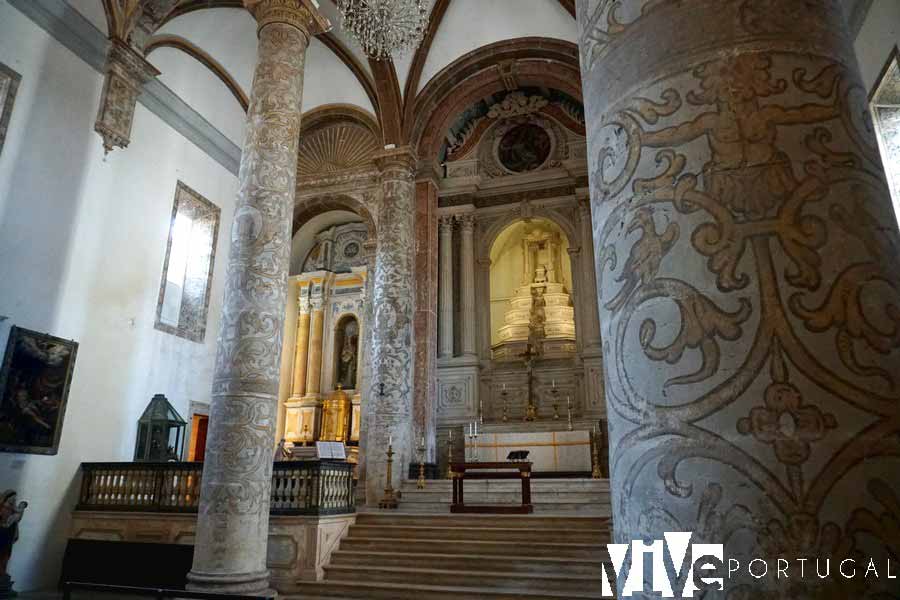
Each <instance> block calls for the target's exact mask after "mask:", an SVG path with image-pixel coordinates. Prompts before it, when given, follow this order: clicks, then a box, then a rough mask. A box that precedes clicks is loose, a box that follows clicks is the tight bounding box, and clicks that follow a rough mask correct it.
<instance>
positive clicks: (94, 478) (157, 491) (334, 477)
mask: <svg viewBox="0 0 900 600" xmlns="http://www.w3.org/2000/svg"><path fill="white" fill-rule="evenodd" d="M81 471H82V481H81V494H80V496H79V499H78V506H77V508H76V510H121V511H132V512H171V513H195V512H197V506H198V505H199V502H200V481H201V478H202V475H203V463H82V465H81ZM353 488H354V482H353V465H352V464H350V463H345V462H330V461H308V462H280V463H275V465H274V468H273V471H272V493H271V498H270V504H269V506H270V511H271V514H273V515H336V514H347V513H352V512H354V511H355V510H356V505H355V502H354V489H353Z"/></svg>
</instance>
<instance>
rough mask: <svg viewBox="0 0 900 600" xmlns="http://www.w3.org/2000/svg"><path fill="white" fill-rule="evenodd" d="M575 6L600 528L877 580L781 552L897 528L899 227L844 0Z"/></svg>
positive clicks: (833, 584)
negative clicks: (598, 363) (595, 315)
mask: <svg viewBox="0 0 900 600" xmlns="http://www.w3.org/2000/svg"><path fill="white" fill-rule="evenodd" d="M578 9H579V10H578V13H579V24H580V29H581V38H580V51H581V60H582V73H583V83H584V97H585V105H586V121H587V135H588V146H589V148H588V151H589V154H588V156H589V168H590V178H591V182H590V183H591V204H592V211H593V224H594V225H593V228H594V229H593V237H594V244H595V255H596V265H597V278H598V281H599V288H600V297H599V302H600V312H601V324H602V339H603V345H604V360H605V363H606V369H605V371H606V384H607V385H606V398H607V404H608V413H609V419H610V437H611V439H610V448H611V454H612V456H611V465H612V489H613V510H614V520H615V534H616V538H617V541H619V542H628V541H630V540H634V539H645V538H649V539H663V535H662V534H663V532H666V531H693V532H694V534H695V536H694V542H705V543H713V544H725V554H726V557H733V558H735V559H738V560H741V561H742V562H743V564H744V566H745V568H746V564H747V561H748V560H749V559H750V558H752V557H761V558H764V559H767V560H769V564H770V565H771V566H770V569H771V571H772V572H773V571H774V565H775V564H776V562H775V561H776V559H777V558H779V557H783V558H786V559H789V560H791V561H792V568H793V569H794V570H793V574H794V576H793V577H792V578H791V579H790V580H789V581H786V580H785V579H781V580H780V581H776V580H775V578H774V576H773V575H774V573H772V572H770V576H769V577H768V578H765V579H761V580H759V581H756V580H753V581H752V584H747V583H746V582H745V581H746V571H744V581H743V582H742V581H741V580H736V581H732V582H729V585H730V587H729V588H728V598H748V597H750V594H751V592H752V593H754V594H758V593H761V592H766V593H768V591H769V590H771V591H772V593H773V594H774V595H771V596H764V597H766V598H768V597H772V598H775V597H791V598H804V599H805V598H851V597H853V598H855V597H863V592H865V590H866V588H867V587H869V588H872V587H874V586H877V585H887V583H888V582H887V580H886V578H885V577H884V567H885V563H884V560H882V561H881V562H880V563H879V564H880V566H881V569H882V579H881V580H875V579H874V578H871V577H870V578H869V579H866V580H864V579H862V578H861V577H858V578H856V579H852V580H847V579H844V578H843V577H840V576H836V577H831V578H828V579H824V580H819V578H818V577H816V576H815V573H812V574H810V569H807V573H806V577H805V578H802V577H801V576H800V572H799V567H798V566H797V563H796V562H794V561H796V560H797V559H800V558H815V557H818V558H822V559H825V558H827V557H832V558H835V559H844V558H851V557H855V553H860V554H861V555H862V556H864V557H865V559H866V560H868V558H869V557H875V559H876V560H878V559H879V558H881V559H884V557H885V555H887V554H893V556H894V560H895V561H896V556H897V554H896V553H897V548H898V547H897V542H896V537H895V536H896V531H897V529H896V523H897V520H898V518H900V515H898V510H900V508H898V507H900V482H898V478H897V475H896V474H897V473H898V469H900V460H898V456H900V401H898V393H897V389H898V384H900V380H898V378H900V313H898V309H897V307H898V306H900V269H898V268H897V260H898V234H897V230H896V225H895V221H894V217H893V214H892V208H891V200H890V197H889V195H888V188H887V186H886V184H885V180H884V174H883V170H882V166H881V162H880V159H879V156H878V149H877V146H876V143H875V139H874V137H873V135H872V131H871V128H870V124H869V122H868V120H867V119H866V118H865V113H866V92H865V90H864V89H863V87H862V85H861V83H860V78H859V74H858V72H857V67H856V61H855V58H854V54H853V46H852V44H851V39H850V36H849V33H848V31H847V29H846V24H845V22H844V18H843V16H842V13H841V5H840V3H839V2H838V1H837V0H815V1H810V0H680V1H678V2H674V1H668V0H634V1H629V2H607V1H602V0H580V2H579V5H578ZM892 532H893V533H892ZM892 538H893V539H892ZM809 564H810V565H814V564H815V563H809ZM810 568H812V567H810ZM836 568H837V567H834V569H836ZM864 568H865V567H864V566H862V567H861V570H860V573H861V572H862V570H864ZM621 579H624V578H621ZM619 583H620V584H624V583H625V582H624V581H621V580H620V582H619ZM778 594H783V595H778ZM638 595H639V596H640V597H644V596H643V595H642V592H639V594H638ZM647 597H649V596H647ZM654 597H655V596H654ZM715 597H717V598H718V597H722V596H718V595H717V596H715ZM865 597H869V596H865Z"/></svg>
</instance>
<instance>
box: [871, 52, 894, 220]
mask: <svg viewBox="0 0 900 600" xmlns="http://www.w3.org/2000/svg"><path fill="white" fill-rule="evenodd" d="M898 59H900V53H898V49H897V48H894V51H893V52H892V53H891V57H890V60H888V63H887V65H885V67H884V70H883V71H882V73H881V78H880V79H879V80H878V83H877V84H876V86H875V89H874V90H873V91H872V103H871V110H872V120H873V121H874V123H875V131H876V133H877V134H878V146H879V147H880V148H881V158H882V161H883V162H884V170H885V172H886V174H887V179H888V184H889V185H890V189H891V197H892V199H893V201H894V213H895V215H900V62H898Z"/></svg>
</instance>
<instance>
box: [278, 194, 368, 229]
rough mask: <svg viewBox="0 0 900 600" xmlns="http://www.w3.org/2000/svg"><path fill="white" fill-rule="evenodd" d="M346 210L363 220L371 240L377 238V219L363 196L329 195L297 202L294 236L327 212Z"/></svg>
mask: <svg viewBox="0 0 900 600" xmlns="http://www.w3.org/2000/svg"><path fill="white" fill-rule="evenodd" d="M333 210H346V211H349V212H352V213H355V214H357V215H358V216H359V217H360V218H362V220H363V222H364V223H365V224H366V227H368V229H369V239H370V240H371V239H375V238H376V237H377V230H376V227H375V217H374V215H373V214H372V211H371V210H370V208H369V202H368V201H367V199H366V198H365V197H364V196H363V195H362V194H327V195H323V196H316V197H313V198H309V199H305V200H302V201H300V202H297V203H296V204H295V205H294V223H293V230H292V232H291V233H292V234H293V235H296V233H297V232H298V231H299V230H300V228H301V227H303V225H304V223H306V222H307V221H309V220H310V219H312V218H313V217H316V216H318V215H321V214H323V213H326V212H330V211H333Z"/></svg>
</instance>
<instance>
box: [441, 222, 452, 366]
mask: <svg viewBox="0 0 900 600" xmlns="http://www.w3.org/2000/svg"><path fill="white" fill-rule="evenodd" d="M440 228H441V233H440V240H441V251H440V255H441V256H440V259H441V278H440V283H439V285H440V288H441V290H440V292H441V294H440V300H441V307H440V315H441V335H440V337H441V351H440V357H441V358H450V357H452V356H453V217H452V216H450V215H446V216H443V217H441V218H440Z"/></svg>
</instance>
